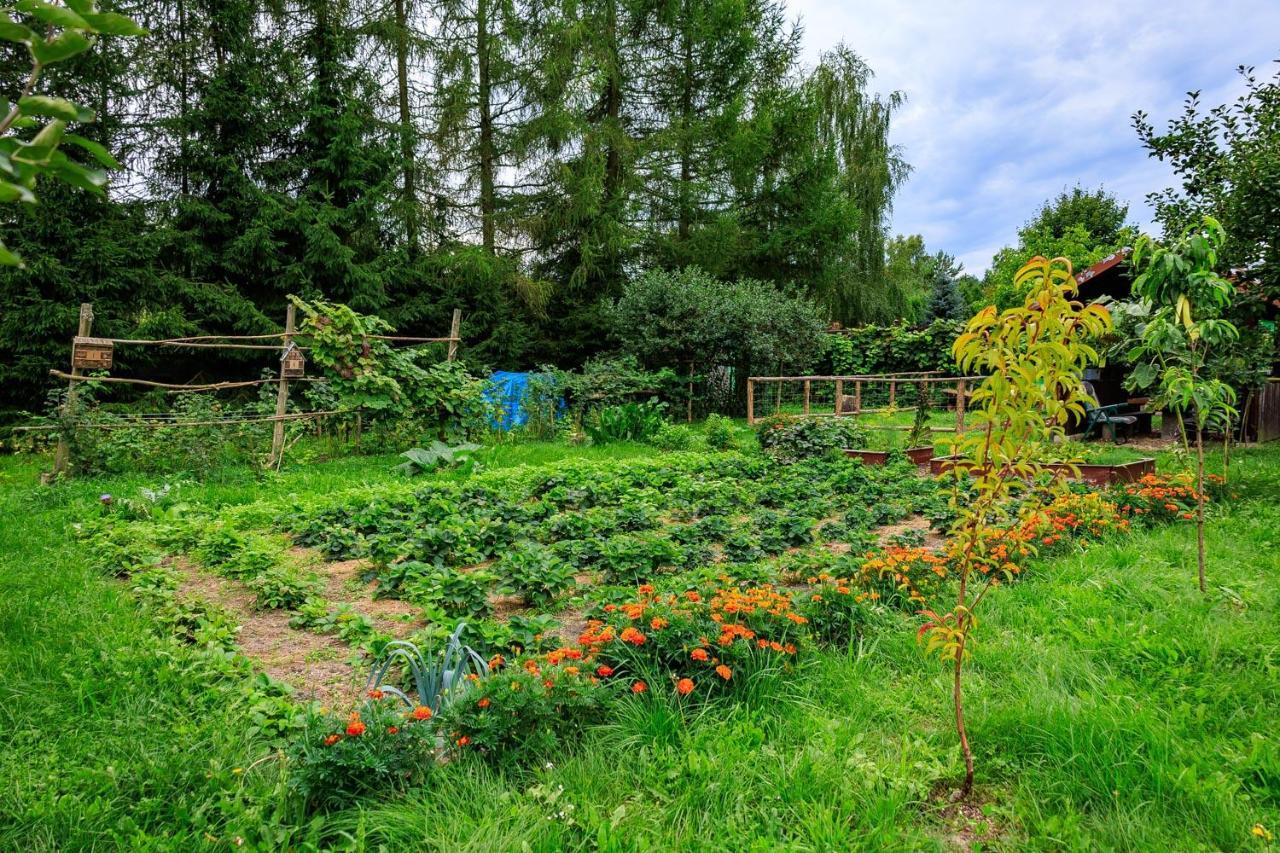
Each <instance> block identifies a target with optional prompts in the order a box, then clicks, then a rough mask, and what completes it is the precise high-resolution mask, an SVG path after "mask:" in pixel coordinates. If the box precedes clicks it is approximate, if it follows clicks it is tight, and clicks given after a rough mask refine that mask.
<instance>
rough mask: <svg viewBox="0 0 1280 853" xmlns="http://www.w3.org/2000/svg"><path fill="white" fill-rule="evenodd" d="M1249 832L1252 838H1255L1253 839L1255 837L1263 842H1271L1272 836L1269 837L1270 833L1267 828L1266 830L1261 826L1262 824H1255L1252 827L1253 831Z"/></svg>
mask: <svg viewBox="0 0 1280 853" xmlns="http://www.w3.org/2000/svg"><path fill="white" fill-rule="evenodd" d="M1250 832H1252V833H1253V834H1254V836H1255V837H1257V838H1261V839H1262V840H1263V841H1268V842H1269V841H1271V840H1272V838H1273V836H1272V835H1271V833H1270V832H1269V831H1268V830H1267V828H1266V827H1265V826H1263V825H1262V824H1260V823H1255V824H1254V825H1253V829H1252V830H1250Z"/></svg>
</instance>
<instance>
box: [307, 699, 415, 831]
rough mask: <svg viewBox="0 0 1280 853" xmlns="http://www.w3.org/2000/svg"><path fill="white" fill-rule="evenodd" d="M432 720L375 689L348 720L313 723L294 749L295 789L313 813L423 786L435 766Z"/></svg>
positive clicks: (329, 718) (331, 717)
mask: <svg viewBox="0 0 1280 853" xmlns="http://www.w3.org/2000/svg"><path fill="white" fill-rule="evenodd" d="M435 743H436V734H435V727H434V725H433V724H432V722H431V719H430V717H429V716H426V717H420V716H415V715H414V713H413V710H412V709H410V710H409V711H407V712H406V711H405V710H404V709H403V708H402V707H400V703H398V702H397V701H395V699H394V698H391V697H389V696H386V695H385V694H384V693H383V692H382V691H379V690H372V691H370V697H369V699H368V701H366V702H365V703H364V705H363V707H362V708H361V710H359V711H355V712H353V713H352V714H350V715H349V716H347V717H341V716H336V715H327V716H324V717H318V718H314V719H313V720H311V721H310V722H309V723H308V725H307V729H306V732H305V734H304V735H303V737H302V738H301V739H300V740H299V741H298V742H297V743H296V744H295V745H294V746H293V748H292V749H290V751H289V756H288V760H289V765H288V766H289V775H288V784H289V788H290V789H291V790H292V791H293V792H295V793H296V794H298V795H299V796H300V797H301V798H302V800H303V801H304V803H306V805H307V807H308V808H309V809H318V810H327V809H342V808H346V807H348V806H350V805H351V802H352V800H353V799H356V798H359V797H366V796H372V795H377V794H383V793H387V792H389V791H401V790H405V789H406V788H408V787H410V786H414V785H420V784H422V783H423V781H424V780H425V779H426V777H427V776H428V775H429V773H430V771H431V768H432V767H434V766H435V763H436V762H435Z"/></svg>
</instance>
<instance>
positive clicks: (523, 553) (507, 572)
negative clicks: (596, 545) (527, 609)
mask: <svg viewBox="0 0 1280 853" xmlns="http://www.w3.org/2000/svg"><path fill="white" fill-rule="evenodd" d="M495 571H496V572H497V574H498V576H499V577H500V578H501V582H500V589H502V590H503V591H504V592H509V593H514V594H516V595H519V596H520V597H521V598H522V599H523V600H524V602H525V603H526V604H528V605H530V606H533V607H546V606H547V605H548V604H551V603H552V602H553V601H555V600H556V599H557V598H559V597H560V596H561V595H563V594H564V593H565V592H567V591H568V590H569V589H571V588H572V587H573V583H574V581H573V575H574V570H573V566H572V565H570V564H569V563H567V562H565V561H564V560H562V559H560V557H559V556H557V555H556V554H555V553H554V552H553V551H552V550H551V549H550V548H548V547H546V546H545V545H541V544H539V543H537V542H525V543H521V544H520V545H519V546H518V547H517V548H515V549H513V550H511V551H509V552H507V553H506V554H504V555H503V556H502V559H500V560H499V561H498V563H497V565H496V566H495Z"/></svg>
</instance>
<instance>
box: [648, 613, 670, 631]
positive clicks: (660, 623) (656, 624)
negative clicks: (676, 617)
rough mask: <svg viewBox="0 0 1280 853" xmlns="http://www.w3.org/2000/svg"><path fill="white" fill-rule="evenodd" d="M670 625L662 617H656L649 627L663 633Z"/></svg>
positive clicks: (650, 621) (651, 620)
mask: <svg viewBox="0 0 1280 853" xmlns="http://www.w3.org/2000/svg"><path fill="white" fill-rule="evenodd" d="M670 624H671V623H670V622H668V621H667V620H666V619H663V618H662V617H661V616H655V617H653V618H652V619H650V620H649V627H650V628H652V629H653V630H655V631H661V630H662V629H663V628H665V627H667V626H668V625H670Z"/></svg>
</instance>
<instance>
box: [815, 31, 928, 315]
mask: <svg viewBox="0 0 1280 853" xmlns="http://www.w3.org/2000/svg"><path fill="white" fill-rule="evenodd" d="M873 76H874V75H873V73H872V71H871V69H870V68H869V67H868V66H867V64H866V63H865V62H863V61H862V59H861V57H859V56H858V55H857V54H856V53H854V52H853V51H852V50H850V49H849V48H847V47H845V46H844V45H840V46H839V47H837V48H836V49H834V50H832V51H830V52H828V53H825V54H823V56H822V60H821V62H820V63H819V64H818V67H817V68H816V69H815V70H814V72H813V74H812V75H811V76H810V77H809V80H808V93H809V96H810V98H811V99H812V103H813V106H814V108H815V109H816V112H817V121H818V133H817V136H818V142H819V144H820V145H821V146H822V147H823V148H824V149H825V151H826V152H827V156H829V157H830V158H832V159H833V160H834V162H835V164H836V167H837V177H836V183H837V189H838V191H839V192H840V193H841V194H842V195H843V196H844V197H845V198H846V199H847V200H848V201H849V202H850V206H851V207H852V208H853V209H854V210H856V211H857V223H856V225H855V226H854V228H853V230H852V234H851V235H850V238H849V239H848V240H847V241H845V243H844V245H843V246H842V247H840V248H839V252H840V257H839V258H837V259H833V261H834V263H832V264H831V265H830V266H829V267H828V274H827V275H825V276H824V277H823V278H822V279H821V280H820V281H817V282H814V287H815V289H816V292H815V293H814V294H813V295H814V297H815V298H816V299H817V300H818V301H819V302H820V304H822V305H823V306H824V307H825V308H826V309H827V311H828V312H829V313H830V315H831V319H833V320H838V321H840V322H841V323H845V324H855V323H865V322H881V321H888V320H894V319H897V318H899V317H903V316H905V315H906V311H907V300H906V294H904V293H903V292H902V291H901V289H899V288H897V287H895V286H894V285H893V284H892V283H891V282H890V281H889V280H888V278H887V277H886V276H885V241H886V239H887V231H886V222H887V220H888V216H889V213H890V212H891V211H892V209H893V196H894V194H895V193H896V192H897V190H898V188H899V187H900V186H901V185H902V182H903V181H904V180H906V178H907V175H908V174H909V173H910V171H911V168H910V166H908V165H907V162H906V161H905V160H904V159H903V157H902V152H901V150H900V149H899V148H898V147H897V146H895V145H891V144H890V143H889V129H890V122H891V120H892V118H893V115H894V113H895V112H897V110H898V109H899V107H901V106H902V103H903V100H904V96H903V95H902V93H901V92H896V91H895V92H891V93H889V95H888V96H887V97H885V98H883V99H882V98H881V97H880V96H879V95H872V94H870V93H868V91H867V87H868V85H869V83H870V82H871V79H872V77H873Z"/></svg>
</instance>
